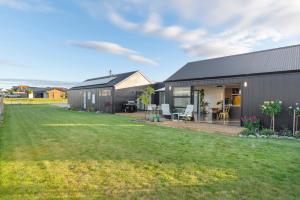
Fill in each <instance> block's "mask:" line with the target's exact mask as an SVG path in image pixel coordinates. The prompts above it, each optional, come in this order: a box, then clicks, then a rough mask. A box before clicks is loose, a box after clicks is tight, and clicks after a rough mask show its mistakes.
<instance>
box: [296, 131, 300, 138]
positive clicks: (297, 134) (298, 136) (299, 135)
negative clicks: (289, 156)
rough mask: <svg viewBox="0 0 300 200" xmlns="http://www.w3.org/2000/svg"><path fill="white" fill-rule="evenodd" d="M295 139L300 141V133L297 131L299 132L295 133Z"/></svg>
mask: <svg viewBox="0 0 300 200" xmlns="http://www.w3.org/2000/svg"><path fill="white" fill-rule="evenodd" d="M295 138H297V139H300V131H297V132H296V133H295Z"/></svg>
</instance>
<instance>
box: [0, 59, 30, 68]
mask: <svg viewBox="0 0 300 200" xmlns="http://www.w3.org/2000/svg"><path fill="white" fill-rule="evenodd" d="M0 67H17V68H24V67H26V66H25V65H22V64H19V63H16V62H15V61H12V60H7V59H0Z"/></svg>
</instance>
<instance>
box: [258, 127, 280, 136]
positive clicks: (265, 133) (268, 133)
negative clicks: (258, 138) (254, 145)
mask: <svg viewBox="0 0 300 200" xmlns="http://www.w3.org/2000/svg"><path fill="white" fill-rule="evenodd" d="M259 134H260V135H266V136H270V135H276V132H275V131H273V130H271V129H262V130H261V131H260V132H259Z"/></svg>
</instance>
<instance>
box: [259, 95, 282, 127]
mask: <svg viewBox="0 0 300 200" xmlns="http://www.w3.org/2000/svg"><path fill="white" fill-rule="evenodd" d="M281 107H282V101H280V100H276V101H265V102H264V104H263V105H262V106H261V111H262V113H263V114H264V115H267V116H269V117H270V118H271V124H270V128H272V130H273V131H275V116H276V115H278V114H279V113H280V112H281V110H282V108H281Z"/></svg>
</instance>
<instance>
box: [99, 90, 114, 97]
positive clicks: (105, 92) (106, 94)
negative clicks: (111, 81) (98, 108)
mask: <svg viewBox="0 0 300 200" xmlns="http://www.w3.org/2000/svg"><path fill="white" fill-rule="evenodd" d="M99 96H102V97H105V96H111V90H100V92H99Z"/></svg>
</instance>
